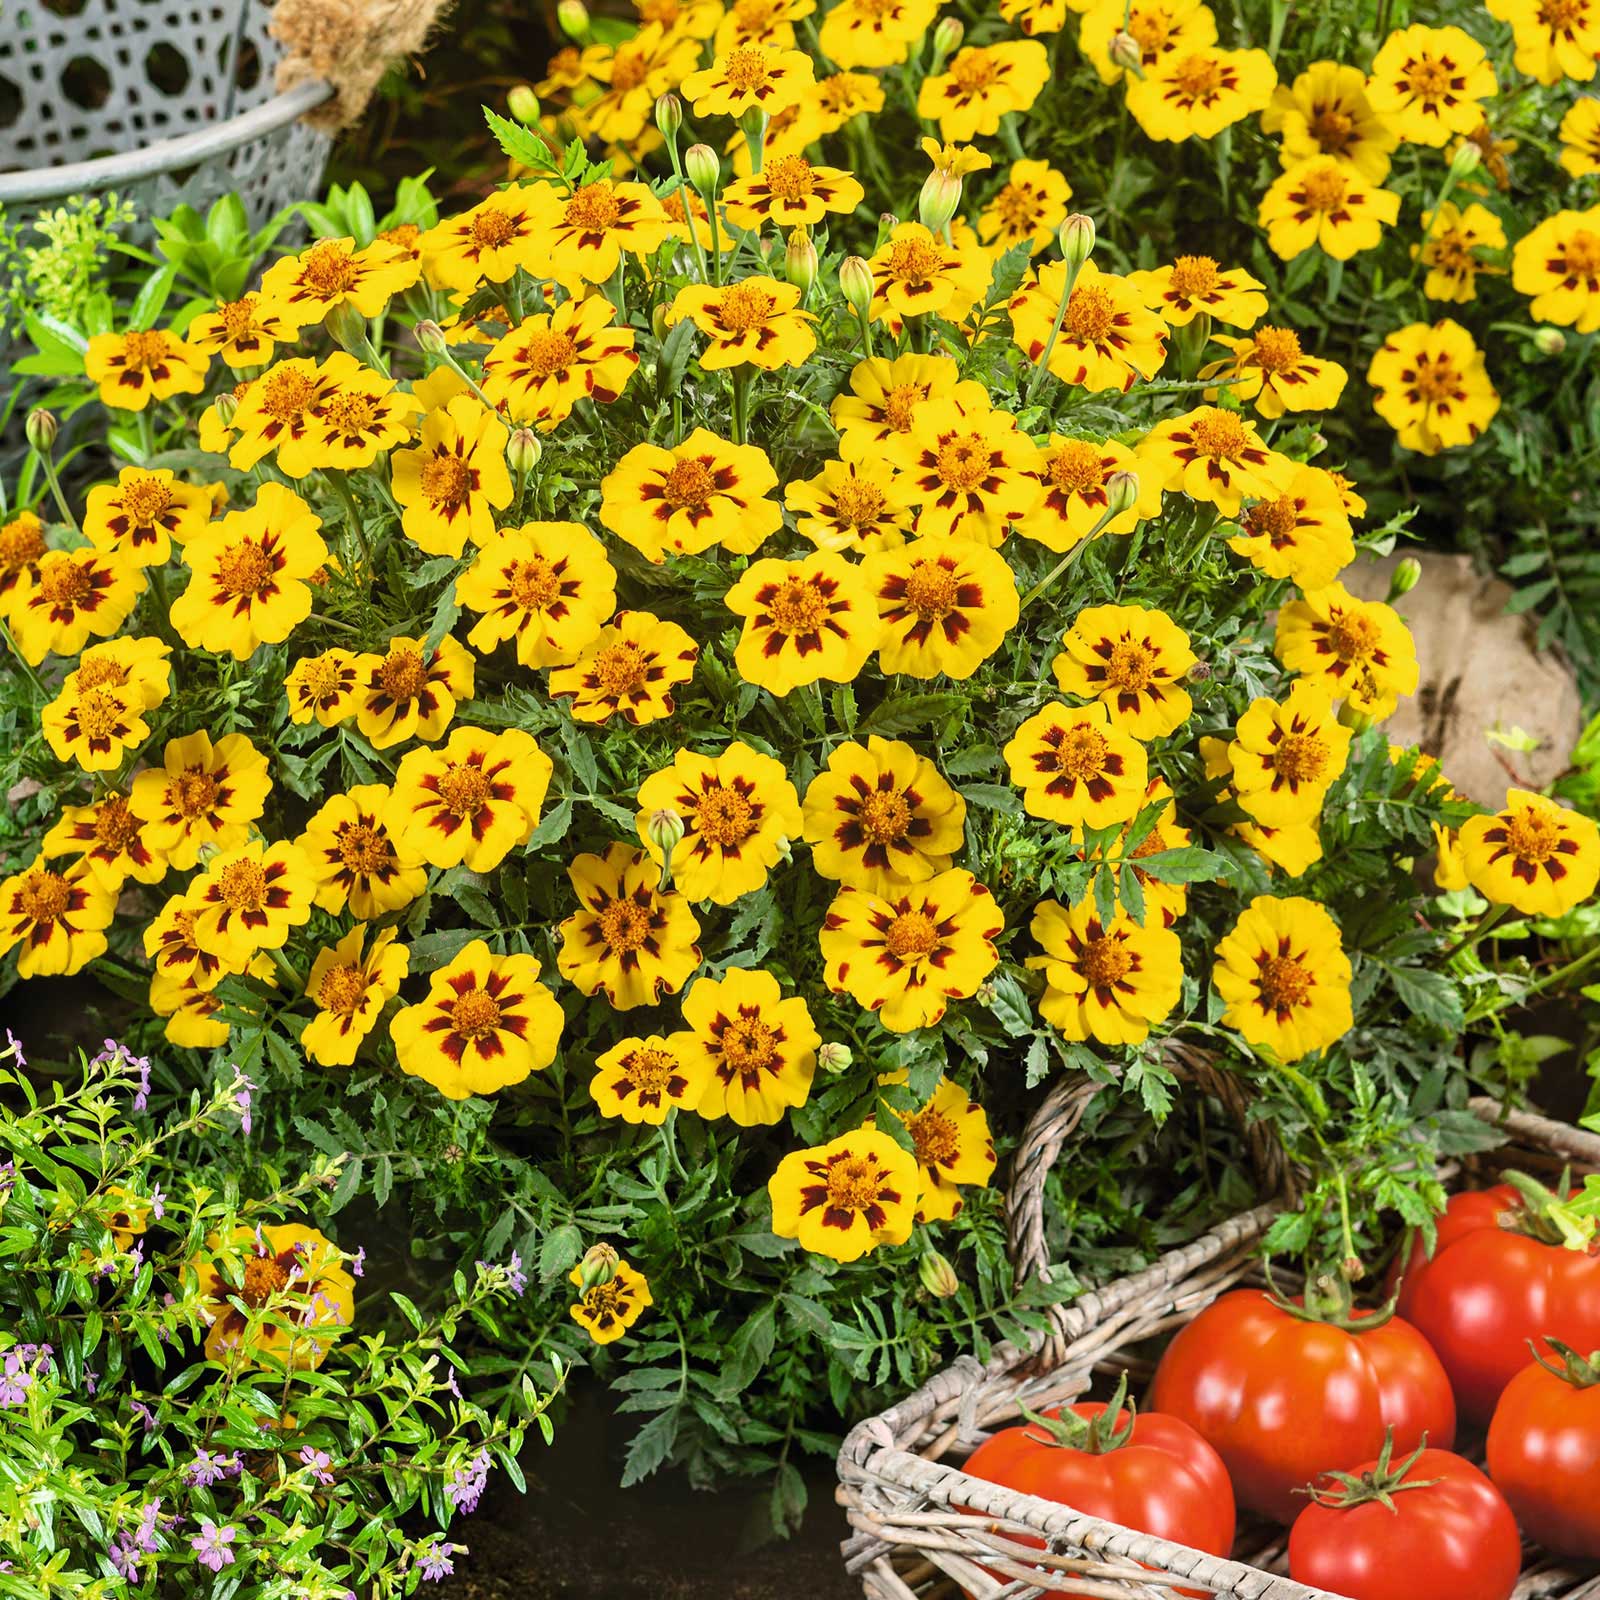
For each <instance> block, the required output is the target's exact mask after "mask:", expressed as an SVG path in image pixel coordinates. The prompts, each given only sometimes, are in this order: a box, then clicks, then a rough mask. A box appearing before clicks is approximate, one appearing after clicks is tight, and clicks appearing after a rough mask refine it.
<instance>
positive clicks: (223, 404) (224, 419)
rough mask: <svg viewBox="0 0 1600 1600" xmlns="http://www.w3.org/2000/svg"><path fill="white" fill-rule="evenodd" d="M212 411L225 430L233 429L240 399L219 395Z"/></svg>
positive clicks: (212, 404)
mask: <svg viewBox="0 0 1600 1600" xmlns="http://www.w3.org/2000/svg"><path fill="white" fill-rule="evenodd" d="M211 409H212V410H213V411H215V412H216V414H217V421H218V422H220V423H221V424H222V426H223V427H224V428H231V427H232V426H233V419H234V417H235V416H236V415H237V414H238V411H239V397H238V396H237V395H233V394H219V395H218V396H217V398H216V399H215V400H213V401H212V402H211ZM217 509H218V510H221V507H220V506H219V507H218V508H217Z"/></svg>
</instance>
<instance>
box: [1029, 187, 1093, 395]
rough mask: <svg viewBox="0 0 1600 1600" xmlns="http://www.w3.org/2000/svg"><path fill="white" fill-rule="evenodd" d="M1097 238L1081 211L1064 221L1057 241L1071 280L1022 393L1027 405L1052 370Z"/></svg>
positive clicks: (1065, 287) (1090, 218) (1091, 223)
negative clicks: (1075, 292) (1080, 276)
mask: <svg viewBox="0 0 1600 1600" xmlns="http://www.w3.org/2000/svg"><path fill="white" fill-rule="evenodd" d="M1094 238H1095V233H1094V218H1093V217H1086V216H1085V215H1084V214H1083V213H1082V212H1081V211H1074V212H1073V213H1072V215H1071V216H1070V217H1068V218H1067V220H1066V221H1065V222H1063V223H1062V224H1061V229H1060V232H1059V233H1058V235H1057V242H1058V243H1059V244H1060V246H1061V259H1062V261H1063V262H1064V263H1065V264H1066V268H1067V279H1066V283H1065V285H1064V286H1063V288H1062V290H1061V303H1060V304H1059V305H1058V306H1057V307H1056V317H1055V321H1054V322H1052V323H1051V324H1050V337H1049V338H1048V339H1046V340H1045V345H1044V349H1043V350H1042V351H1041V352H1040V354H1039V363H1038V365H1037V366H1036V367H1035V368H1034V369H1033V372H1032V374H1031V375H1030V377H1029V379H1028V384H1027V387H1026V388H1025V389H1024V390H1023V392H1022V403H1023V405H1027V404H1028V403H1029V402H1030V401H1031V400H1032V399H1033V391H1034V390H1035V389H1036V388H1037V387H1038V386H1039V380H1040V378H1041V377H1043V375H1044V374H1045V373H1046V372H1048V371H1049V370H1050V357H1051V355H1052V354H1053V353H1054V351H1055V347H1056V340H1057V339H1059V338H1060V337H1061V324H1062V323H1063V322H1065V321H1066V318H1067V307H1068V306H1069V305H1071V304H1072V291H1073V288H1074V287H1075V286H1076V284H1077V282H1078V274H1079V273H1080V272H1082V271H1083V264H1084V262H1085V261H1087V260H1088V259H1089V257H1090V256H1091V255H1093V254H1094Z"/></svg>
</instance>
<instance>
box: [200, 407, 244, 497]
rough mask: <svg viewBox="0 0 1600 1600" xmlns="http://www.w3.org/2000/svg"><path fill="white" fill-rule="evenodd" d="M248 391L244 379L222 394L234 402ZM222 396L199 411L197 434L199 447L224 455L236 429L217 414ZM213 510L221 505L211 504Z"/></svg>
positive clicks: (209, 453) (231, 445) (208, 451)
mask: <svg viewBox="0 0 1600 1600" xmlns="http://www.w3.org/2000/svg"><path fill="white" fill-rule="evenodd" d="M249 392H250V380H249V379H244V380H242V381H240V382H239V383H236V384H234V386H233V388H232V389H229V390H224V391H223V394H224V395H227V396H229V397H231V398H232V399H233V400H234V402H235V403H237V402H239V401H241V400H243V399H244V397H245V396H246V395H247V394H249ZM222 398H223V395H219V396H218V397H217V399H216V400H213V401H212V402H211V404H210V405H208V406H207V407H206V408H205V410H204V411H202V412H201V413H200V424H199V435H200V448H201V449H202V450H204V451H205V452H206V453H207V454H208V455H213V456H225V455H227V453H228V451H229V450H230V449H231V448H232V447H233V442H234V439H235V438H236V437H237V432H238V430H237V429H235V428H234V426H233V424H232V423H231V422H226V423H225V422H224V421H223V420H222V418H221V416H220V415H219V414H218V411H217V405H218V402H219V401H220V400H221V399H222ZM212 509H213V511H220V510H221V509H222V508H221V506H217V505H215V504H213V508H212Z"/></svg>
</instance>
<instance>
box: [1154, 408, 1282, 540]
mask: <svg viewBox="0 0 1600 1600" xmlns="http://www.w3.org/2000/svg"><path fill="white" fill-rule="evenodd" d="M1139 466H1140V470H1141V473H1143V472H1149V473H1151V474H1152V475H1153V476H1154V477H1155V479H1156V480H1157V481H1158V482H1159V483H1160V484H1161V485H1162V487H1163V488H1166V489H1181V490H1182V491H1183V492H1184V493H1185V494H1186V495H1188V496H1189V498H1190V499H1191V500H1201V501H1204V502H1205V503H1207V504H1208V505H1214V506H1215V507H1216V508H1217V509H1218V511H1220V512H1221V513H1222V514H1223V516H1225V517H1234V516H1237V515H1238V514H1239V506H1240V503H1241V502H1242V501H1243V500H1244V498H1245V497H1246V496H1249V497H1251V498H1252V499H1254V498H1262V499H1270V498H1273V497H1275V496H1276V495H1278V494H1281V493H1282V492H1283V490H1284V489H1285V487H1286V486H1287V484H1288V482H1289V480H1290V479H1291V478H1292V477H1293V476H1294V471H1295V463H1294V462H1292V461H1290V460H1289V459H1288V457H1287V456H1280V455H1278V454H1277V453H1276V452H1274V451H1272V450H1269V449H1268V448H1267V447H1266V445H1264V444H1263V443H1262V442H1261V436H1260V435H1259V434H1258V433H1257V432H1256V428H1255V424H1254V423H1253V422H1251V421H1249V420H1248V419H1247V418H1245V417H1242V416H1240V415H1239V413H1238V412H1237V411H1224V410H1223V409H1222V408H1221V407H1220V406H1199V407H1197V408H1196V409H1195V410H1193V411H1186V412H1185V413H1184V414H1183V415H1182V416H1181V417H1172V418H1169V419H1168V420H1167V421H1165V422H1158V423H1157V424H1156V426H1155V427H1154V428H1152V429H1151V430H1150V432H1149V433H1147V434H1146V435H1145V436H1144V438H1143V439H1142V440H1141V441H1140V443H1139Z"/></svg>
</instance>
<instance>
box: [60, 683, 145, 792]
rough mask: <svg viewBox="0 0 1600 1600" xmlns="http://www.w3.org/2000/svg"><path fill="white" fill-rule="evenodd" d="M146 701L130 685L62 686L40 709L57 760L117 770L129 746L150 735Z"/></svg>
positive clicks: (90, 769) (95, 769)
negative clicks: (146, 718) (63, 687)
mask: <svg viewBox="0 0 1600 1600" xmlns="http://www.w3.org/2000/svg"><path fill="white" fill-rule="evenodd" d="M144 712H145V706H144V702H143V701H142V700H141V698H140V697H139V694H138V691H137V690H136V689H134V688H132V687H120V688H119V687H114V686H113V685H111V684H106V685H105V686H104V687H102V688H90V689H82V690H72V689H63V690H62V692H61V693H60V694H59V695H57V696H56V698H55V699H54V700H52V701H51V702H50V704H49V705H47V706H46V707H45V708H44V710H43V711H41V712H40V713H39V731H40V732H41V733H43V734H44V737H45V742H46V743H47V744H48V745H49V746H50V749H51V751H52V753H53V754H54V755H55V758H56V760H57V761H76V762H77V763H78V765H79V766H80V767H82V768H83V770H84V771H85V772H115V771H116V769H117V768H118V767H120V766H121V765H122V761H123V757H124V756H125V755H126V753H127V752H128V751H129V750H133V749H136V748H137V747H138V746H139V745H141V744H143V743H144V741H145V740H146V739H148V738H149V737H150V725H149V723H147V722H146V721H145V719H144Z"/></svg>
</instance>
